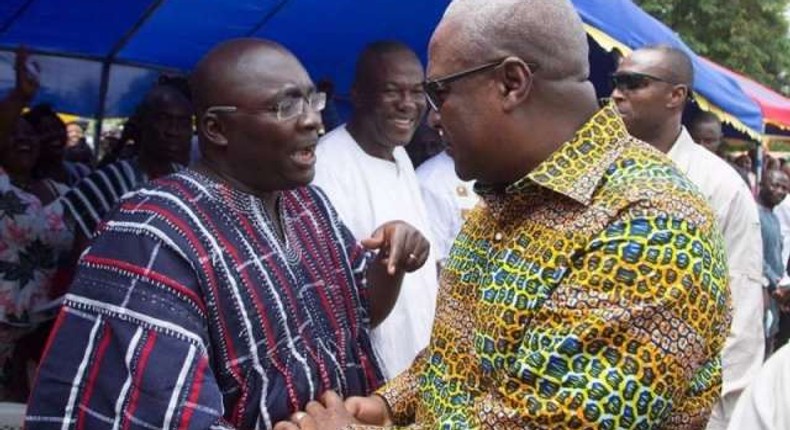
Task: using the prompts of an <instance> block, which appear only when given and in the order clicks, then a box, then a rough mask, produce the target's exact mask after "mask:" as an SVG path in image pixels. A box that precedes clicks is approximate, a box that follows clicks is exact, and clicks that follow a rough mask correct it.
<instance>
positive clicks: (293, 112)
mask: <svg viewBox="0 0 790 430" xmlns="http://www.w3.org/2000/svg"><path fill="white" fill-rule="evenodd" d="M325 107H326V93H320V92H319V93H312V94H310V95H309V96H307V97H304V96H289V97H286V98H285V99H283V100H280V101H279V102H278V103H277V104H276V105H272V106H269V107H264V108H259V109H247V108H241V107H238V106H211V107H209V108H208V109H206V113H207V114H210V113H220V112H221V113H236V112H239V113H250V114H255V113H259V112H263V113H268V114H272V115H276V117H277V120H278V121H288V120H290V119H293V118H296V117H298V116H300V115H303V114H304V113H305V112H306V109H312V110H313V111H314V112H321V111H322V110H324V108H325Z"/></svg>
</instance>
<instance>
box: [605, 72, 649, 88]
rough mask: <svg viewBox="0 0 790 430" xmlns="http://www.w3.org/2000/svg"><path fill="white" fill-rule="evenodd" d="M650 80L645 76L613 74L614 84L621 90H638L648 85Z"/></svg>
mask: <svg viewBox="0 0 790 430" xmlns="http://www.w3.org/2000/svg"><path fill="white" fill-rule="evenodd" d="M649 83H650V80H649V79H648V78H647V77H645V76H640V75H632V74H620V75H613V76H612V86H613V87H614V88H618V89H620V90H638V89H640V88H644V87H646V86H647V85H648V84H649Z"/></svg>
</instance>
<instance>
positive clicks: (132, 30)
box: [0, 0, 762, 136]
mask: <svg viewBox="0 0 790 430" xmlns="http://www.w3.org/2000/svg"><path fill="white" fill-rule="evenodd" d="M447 4H449V0H427V1H425V0H424V1H406V0H371V1H365V2H362V1H359V0H331V1H327V0H114V1H106V0H80V1H79V2H66V1H64V0H4V1H3V2H2V3H0V93H4V92H6V91H8V89H9V88H10V87H11V85H12V79H13V73H12V68H11V61H10V58H11V55H12V54H11V51H13V50H14V49H16V47H17V46H19V45H21V44H24V45H27V46H28V47H30V49H31V51H32V52H33V53H34V54H36V55H35V56H34V59H35V60H36V61H37V62H38V63H39V64H40V66H41V68H42V77H41V80H42V90H41V92H40V94H39V97H38V99H37V100H36V102H49V103H52V104H53V105H54V106H55V107H56V108H57V109H59V110H61V111H63V112H68V113H73V114H77V115H82V116H88V117H105V116H107V117H112V116H125V115H128V114H129V113H131V112H132V110H133V108H134V106H135V105H136V103H137V102H138V101H139V99H140V97H141V96H142V94H143V92H144V90H145V89H146V88H148V87H149V86H150V85H151V84H152V82H153V81H154V80H155V79H156V77H157V76H158V75H159V74H160V73H162V72H170V73H186V72H188V71H189V70H190V69H191V68H192V67H193V66H194V64H195V62H196V61H197V60H198V59H199V58H200V57H201V56H202V55H203V54H204V53H205V52H206V51H207V50H208V49H210V48H211V47H212V46H214V45H215V44H216V43H218V42H219V41H222V40H225V39H229V38H233V37H243V36H255V37H264V38H271V39H275V40H277V41H279V42H281V43H283V44H284V45H285V46H287V47H288V48H290V49H291V50H292V51H294V53H295V54H296V55H297V56H298V57H299V58H301V59H302V61H303V62H304V64H305V66H306V67H307V69H308V71H309V72H310V73H311V75H312V76H313V77H314V78H315V79H320V78H323V77H327V78H330V79H331V80H332V81H333V82H334V83H335V84H336V87H337V88H338V90H339V92H340V93H343V92H344V91H346V90H347V89H348V87H349V85H350V80H351V78H352V76H353V65H354V62H355V60H356V56H357V53H358V52H359V51H360V50H361V48H362V47H363V46H364V45H365V44H366V43H368V42H370V41H373V40H377V39H398V40H401V41H404V42H405V43H407V44H409V45H410V46H412V47H413V48H414V49H415V51H417V53H418V54H420V55H421V56H422V57H423V58H424V57H425V51H426V47H427V43H428V39H429V37H430V33H431V31H432V30H433V28H434V27H435V25H436V23H437V22H438V20H439V19H440V17H441V14H442V12H443V11H444V9H445V8H446V6H447ZM574 4H575V5H576V8H577V10H578V11H579V12H580V14H581V16H582V18H583V20H584V21H585V23H586V24H587V26H588V32H589V33H590V34H591V35H592V36H593V37H594V38H595V40H596V41H598V42H599V43H602V42H601V40H606V41H608V42H610V43H609V45H611V47H614V46H621V47H625V48H626V49H627V48H629V47H630V48H632V47H637V46H642V45H645V44H651V43H670V44H673V45H676V46H680V47H681V48H682V49H685V50H687V51H688V48H686V47H685V45H683V43H682V42H681V41H680V39H679V38H678V37H677V36H676V35H674V34H673V33H672V32H671V31H670V30H669V29H668V28H666V27H665V26H664V25H662V24H661V23H659V22H658V21H656V20H654V19H653V18H651V17H650V16H649V15H647V14H646V13H644V12H643V11H642V10H641V9H639V8H638V7H637V6H636V5H634V4H633V3H632V2H631V1H630V0H574ZM602 46H606V43H602ZM694 58H695V67H697V72H698V73H697V79H696V80H695V85H694V87H695V90H696V91H697V92H698V93H699V94H701V95H702V96H703V97H704V98H703V99H701V100H702V103H703V104H707V105H706V106H703V107H707V108H710V109H713V110H716V111H717V112H719V113H721V115H722V116H723V117H724V118H725V119H727V120H728V121H729V122H730V123H732V124H734V125H735V126H736V127H739V128H740V129H742V130H743V131H746V132H749V133H750V134H752V135H755V136H756V135H757V134H759V133H761V132H762V119H761V116H760V110H759V108H758V107H757V106H756V105H755V104H754V103H753V102H752V101H751V99H749V98H748V97H747V96H746V95H745V94H744V93H743V92H742V91H741V89H740V88H739V87H738V85H737V84H736V83H735V82H733V81H732V80H731V79H729V78H727V77H725V76H723V75H722V74H720V73H718V72H717V71H715V70H712V69H711V68H710V67H708V66H707V65H705V64H702V63H701V62H699V61H698V60H697V59H696V57H694Z"/></svg>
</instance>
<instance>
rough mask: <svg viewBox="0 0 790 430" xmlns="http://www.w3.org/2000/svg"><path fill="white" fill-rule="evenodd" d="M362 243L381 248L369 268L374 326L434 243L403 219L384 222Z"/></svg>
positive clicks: (385, 314) (393, 303)
mask: <svg viewBox="0 0 790 430" xmlns="http://www.w3.org/2000/svg"><path fill="white" fill-rule="evenodd" d="M361 243H362V246H364V247H365V248H366V249H368V250H378V256H377V258H376V261H374V262H373V264H371V265H370V266H369V267H368V272H367V277H368V283H369V285H370V321H371V326H372V327H376V326H377V325H379V324H380V323H381V322H382V321H384V319H385V318H387V315H389V313H390V311H391V310H392V307H393V306H394V305H395V302H396V301H397V299H398V294H400V284H401V281H402V280H403V275H404V274H405V273H407V272H413V271H415V270H417V269H419V268H420V267H422V265H423V264H425V261H426V260H427V259H428V255H429V254H430V249H431V247H430V244H429V243H428V241H427V240H426V239H425V237H423V235H422V234H420V232H419V231H418V230H417V229H416V228H414V227H412V226H411V225H409V224H407V223H405V222H403V221H390V222H387V223H385V224H383V225H382V226H381V227H379V228H377V229H376V230H375V231H374V232H373V234H371V236H370V237H369V238H367V239H363V240H362V242H361Z"/></svg>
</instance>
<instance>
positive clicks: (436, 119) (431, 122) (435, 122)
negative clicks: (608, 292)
mask: <svg viewBox="0 0 790 430" xmlns="http://www.w3.org/2000/svg"><path fill="white" fill-rule="evenodd" d="M425 122H426V123H427V124H428V127H431V128H432V129H434V130H436V132H438V133H439V136H444V127H442V115H441V114H440V113H439V112H437V111H435V110H434V109H428V116H427V118H425Z"/></svg>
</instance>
